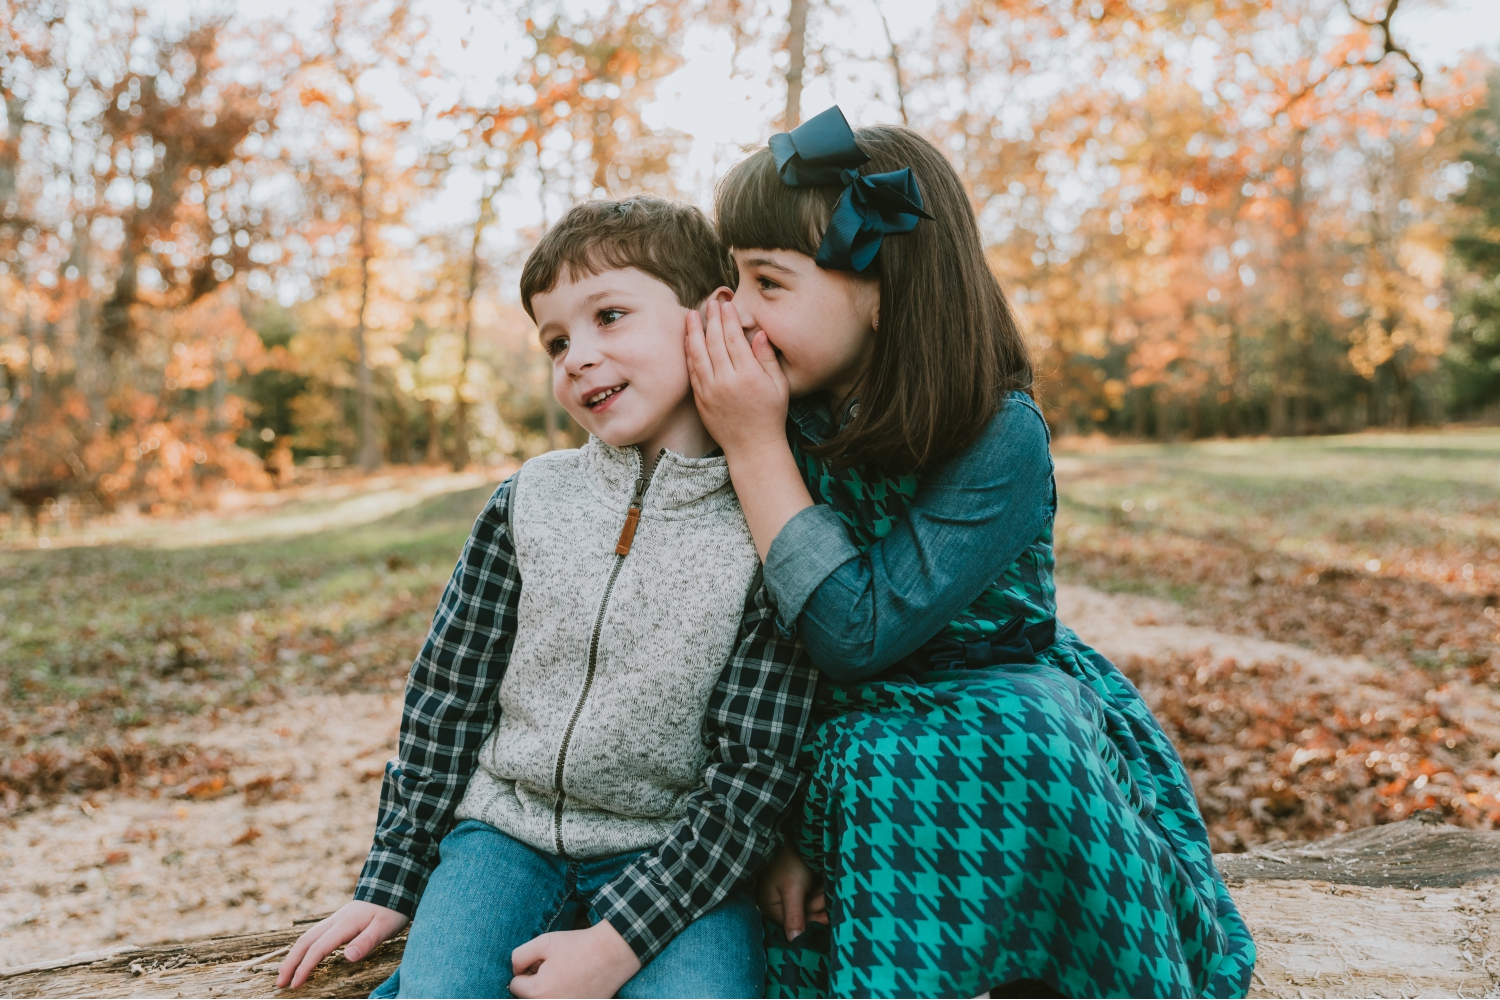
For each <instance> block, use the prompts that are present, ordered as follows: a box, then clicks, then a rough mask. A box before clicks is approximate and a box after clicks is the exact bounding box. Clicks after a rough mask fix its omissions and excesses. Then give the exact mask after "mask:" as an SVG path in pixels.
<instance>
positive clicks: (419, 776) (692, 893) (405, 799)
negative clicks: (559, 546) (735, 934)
mask: <svg viewBox="0 0 1500 1000" xmlns="http://www.w3.org/2000/svg"><path fill="white" fill-rule="evenodd" d="M510 484H511V480H506V482H504V483H502V484H501V486H500V488H499V489H497V490H496V491H495V494H494V496H492V497H491V498H490V501H489V503H488V504H486V505H485V508H484V510H483V512H481V513H480V515H479V519H478V520H477V521H476V522H475V524H474V530H473V531H472V532H471V533H470V535H469V540H468V542H467V543H466V544H465V545H464V550H463V555H462V556H461V557H460V558H459V561H458V565H457V567H455V568H454V571H453V576H452V577H451V578H450V579H449V581H448V585H447V588H446V589H445V590H444V591H443V596H442V599H441V601H440V602H439V604H438V609H437V614H436V615H435V616H434V617H433V622H432V628H431V630H430V631H429V632H428V635H427V641H426V642H425V643H424V644H423V646H422V651H421V653H420V654H419V655H418V656H417V659H416V662H415V663H413V664H412V668H411V674H410V676H409V677H408V679H407V683H406V699H405V707H404V709H403V711H402V716H401V739H400V749H399V756H398V758H397V759H396V760H393V761H391V762H389V763H388V764H387V765H386V771H385V780H384V782H383V783H382V785H381V788H380V815H379V819H378V820H377V821H376V825H375V842H374V845H373V846H372V847H371V848H370V853H369V856H368V857H367V858H366V860H365V866H364V870H363V871H362V872H361V873H360V877H359V884H358V886H357V887H356V889H355V892H354V898H355V899H362V900H366V901H368V902H371V903H376V904H378V905H380V906H385V907H389V908H390V909H393V910H398V911H400V912H402V913H405V914H406V915H408V916H411V915H413V914H415V912H416V909H417V902H418V900H420V899H421V897H422V891H423V889H424V888H425V887H426V885H427V879H428V877H429V876H430V875H431V874H432V871H433V869H434V868H435V867H437V863H438V844H439V842H440V841H441V840H442V838H443V836H444V835H445V834H446V833H447V832H448V831H449V829H451V828H452V826H453V811H454V809H455V808H457V806H458V804H459V801H460V800H461V799H462V798H463V795H464V790H465V788H467V787H468V783H469V778H470V776H471V775H473V773H474V770H475V768H476V767H477V766H478V764H477V761H478V756H479V750H480V747H481V746H482V745H483V744H484V741H485V740H486V739H487V738H488V737H489V735H490V733H491V732H492V731H493V730H494V728H495V725H496V723H497V722H498V721H499V700H498V693H499V687H500V681H501V679H502V678H503V677H504V676H505V668H506V666H507V664H508V663H509V660H510V653H511V647H512V644H513V642H514V639H515V634H516V625H517V610H516V609H517V605H518V603H519V600H520V595H521V586H522V581H521V574H520V569H519V567H518V566H517V564H516V555H515V546H514V543H513V541H512V539H511V537H510V528H509V524H510V518H509V507H510V502H511V501H510V493H511V491H510ZM816 682H817V675H816V672H815V671H814V669H813V668H812V665H811V663H810V662H809V661H808V659H807V656H806V654H805V653H804V652H803V651H802V648H801V646H800V644H799V643H797V642H796V641H795V640H792V639H788V638H785V637H783V636H782V635H781V633H780V631H779V630H778V629H777V628H776V625H775V608H774V607H773V606H772V605H771V603H770V598H769V597H768V595H767V593H766V590H765V587H764V586H756V587H754V588H752V592H751V594H750V596H749V597H748V598H747V600H746V602H745V610H744V615H743V618H742V619H741V623H740V630H739V635H738V636H737V638H736V641H735V648H734V652H733V653H732V654H731V655H730V657H729V660H728V662H727V663H726V664H725V665H724V670H723V672H722V673H721V674H720V676H719V681H718V683H717V685H716V686H715V688H714V692H713V695H712V697H711V699H710V701H709V705H708V713H707V716H706V717H705V719H704V722H703V738H704V741H705V743H706V744H707V745H708V749H709V755H708V760H707V763H706V765H705V767H704V770H703V784H702V785H700V786H699V787H698V788H697V789H695V790H694V791H693V792H692V793H691V794H690V795H689V797H688V801H687V813H686V815H684V816H683V817H682V819H681V820H679V821H678V823H677V825H676V826H675V827H674V828H673V830H672V833H671V835H670V836H668V837H667V839H666V840H665V841H663V842H662V843H661V844H659V845H657V847H656V848H655V849H654V850H650V851H647V852H645V853H643V854H642V855H641V857H640V858H638V859H637V860H636V861H635V863H633V864H632V865H630V867H628V868H626V869H625V871H624V872H622V873H621V874H620V875H619V877H617V878H616V879H615V880H614V881H613V882H611V883H610V884H608V885H607V886H605V887H604V888H603V889H602V890H601V891H600V892H599V893H598V895H597V896H596V897H595V898H594V899H593V900H591V901H590V902H591V905H592V907H593V910H594V913H595V914H596V915H597V916H598V918H599V919H601V920H608V921H609V922H610V923H611V924H612V925H614V927H615V929H616V930H618V931H619V932H620V934H621V936H623V937H624V938H625V940H626V941H627V942H629V944H630V946H631V948H633V949H634V950H635V952H636V954H637V955H638V956H639V957H640V960H641V962H642V964H645V963H646V962H649V961H650V960H651V959H652V958H654V957H655V956H656V955H657V954H658V953H659V952H660V951H661V949H662V948H664V947H666V945H667V943H668V942H669V941H671V940H672V938H673V937H675V936H676V935H677V934H679V933H680V932H681V931H682V930H683V929H684V928H686V927H687V926H688V924H690V923H692V922H693V921H694V920H696V919H697V918H698V917H700V916H702V915H703V914H704V913H706V912H708V911H709V910H710V909H712V908H713V907H714V906H716V905H717V904H718V903H719V902H720V901H721V900H723V899H724V898H725V897H726V896H727V895H728V894H729V893H730V892H731V891H733V890H734V889H735V887H736V886H738V885H739V884H741V883H742V882H743V881H744V880H745V879H747V878H749V877H750V876H751V875H752V874H754V872H755V871H756V869H757V868H759V867H760V866H761V865H762V864H763V863H764V862H765V861H766V860H767V859H768V858H770V856H771V855H772V854H773V853H774V852H775V851H776V850H778V849H779V848H780V846H781V840H782V835H781V832H780V830H779V825H780V824H779V822H778V821H779V819H780V818H781V816H782V815H783V813H784V812H785V811H786V810H787V807H788V806H789V805H790V804H791V803H792V801H793V800H794V799H795V798H796V796H797V795H798V792H799V790H800V786H801V784H802V776H801V774H800V773H799V772H798V771H797V769H796V763H797V753H798V749H799V748H800V746H801V744H802V741H803V738H804V736H805V735H806V732H807V727H808V724H809V720H810V718H811V715H812V705H813V691H814V688H815V686H816Z"/></svg>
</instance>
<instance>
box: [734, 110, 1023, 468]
mask: <svg viewBox="0 0 1500 1000" xmlns="http://www.w3.org/2000/svg"><path fill="white" fill-rule="evenodd" d="M854 136H855V139H856V140H857V141H858V143H859V148H860V149H862V150H864V152H865V153H867V154H869V157H870V162H869V163H866V164H865V165H864V166H862V167H860V168H859V172H860V173H862V174H875V173H881V172H883V171H887V170H900V169H901V168H902V167H911V171H912V174H913V175H915V177H916V180H917V186H918V187H919V188H920V189H921V192H922V200H923V202H924V204H925V205H926V208H927V211H928V212H929V213H930V214H931V215H932V216H933V219H932V220H930V221H929V220H923V221H922V222H919V223H917V228H916V229H914V230H913V231H912V232H910V233H906V234H903V235H899V236H887V237H886V238H885V240H884V242H883V243H881V246H880V252H879V253H878V254H877V255H876V256H875V262H874V263H873V264H872V265H871V266H870V267H869V268H868V269H867V270H866V271H865V272H864V273H863V274H853V273H852V272H850V273H851V276H852V277H854V278H856V279H858V278H861V277H864V278H868V279H871V280H879V282H880V327H879V329H878V330H877V331H876V333H875V335H874V338H873V343H872V346H871V349H870V354H869V357H868V358H867V359H866V361H865V364H864V367H863V369H862V371H861V372H860V374H859V376H858V378H857V380H856V382H855V385H854V392H853V395H855V396H858V397H859V398H860V400H861V402H862V403H863V405H861V406H860V407H858V409H857V411H855V412H854V415H853V416H852V417H851V418H850V420H849V422H848V423H847V424H846V425H845V426H844V427H843V429H842V430H840V431H839V432H838V433H837V434H835V435H834V436H833V437H832V438H830V439H829V440H828V441H827V442H826V443H825V444H824V445H823V446H822V447H821V448H819V449H817V451H818V453H820V454H822V455H824V456H826V457H830V458H832V459H833V461H834V462H835V463H837V464H839V465H858V464H863V463H869V464H871V465H872V466H874V467H877V468H879V469H881V470H883V471H885V472H888V473H905V472H914V471H921V470H924V469H930V468H933V467H935V466H937V465H939V464H941V463H942V462H943V461H944V460H945V459H948V458H951V457H952V456H954V455H956V454H958V453H959V452H960V451H962V450H963V449H964V448H965V447H967V446H968V445H969V444H970V443H972V442H973V441H974V439H975V438H977V437H978V436H979V435H980V433H981V432H983V430H984V428H985V426H986V425H987V424H988V423H989V420H990V418H991V417H992V416H994V414H995V411H996V409H997V408H998V407H999V405H1000V402H1001V400H1003V399H1004V398H1005V396H1006V395H1007V394H1008V393H1010V392H1012V391H1014V390H1021V391H1023V392H1028V393H1029V392H1030V391H1031V383H1032V365H1031V356H1030V353H1029V352H1028V351H1027V349H1026V343H1025V341H1024V340H1023V339H1022V337H1021V331H1020V328H1019V327H1018V326H1017V324H1016V320H1015V316H1014V315H1013V314H1012V313H1011V309H1010V305H1009V303H1007V302H1006V300H1005V293H1004V292H1002V291H1001V290H1000V283H999V281H997V280H996V279H995V276H994V274H993V273H992V272H991V271H990V269H989V266H988V264H987V263H986V262H985V257H984V248H983V246H982V245H981V244H980V241H979V223H978V221H977V220H976V219H975V218H974V209H973V207H972V206H971V204H970V202H969V196H968V193H967V192H966V191H965V190H964V186H963V182H962V181H961V180H959V178H958V174H957V173H956V172H955V171H954V169H953V166H952V164H950V163H949V162H948V160H947V158H945V157H944V156H943V154H942V152H941V151H940V150H939V149H938V148H937V147H936V146H934V145H933V144H932V143H931V142H929V141H928V140H926V139H924V138H923V137H922V136H920V135H918V134H917V133H916V132H914V131H912V130H911V129H909V128H903V127H901V126H895V125H878V126H873V127H870V128H861V129H855V130H854ZM842 193H843V189H842V188H841V187H838V186H833V187H789V186H788V185H786V184H784V183H782V180H781V177H780V176H779V175H778V174H777V172H776V163H775V161H774V160H773V159H772V157H771V151H770V150H769V149H767V148H762V149H759V150H757V151H756V152H754V153H752V154H751V155H750V156H749V157H748V158H746V159H744V160H742V161H741V162H740V163H738V164H736V165H735V167H734V168H733V169H732V170H730V172H729V174H728V175H727V176H726V177H725V178H724V180H723V181H722V182H721V183H720V184H719V188H718V191H717V193H716V198H715V202H716V205H715V214H716V215H717V217H718V225H719V236H720V238H721V239H722V240H723V241H724V242H725V244H726V245H728V246H729V247H733V248H736V249H747V250H748V249H752V248H755V249H763V250H794V251H796V252H798V253H803V254H807V255H808V256H809V257H813V256H816V255H817V252H818V245H819V244H820V243H821V242H822V240H823V231H824V230H825V229H827V228H828V220H829V218H830V217H831V216H832V214H833V206H834V204H835V203H836V202H837V201H838V198H839V195H840V194H842Z"/></svg>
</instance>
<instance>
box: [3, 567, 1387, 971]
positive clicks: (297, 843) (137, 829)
mask: <svg viewBox="0 0 1500 1000" xmlns="http://www.w3.org/2000/svg"><path fill="white" fill-rule="evenodd" d="M1058 598H1059V606H1060V610H1061V618H1062V620H1063V621H1065V622H1067V623H1069V624H1070V625H1072V626H1073V627H1074V628H1075V629H1076V630H1077V631H1078V632H1079V633H1080V634H1081V635H1082V636H1083V637H1084V638H1085V639H1086V640H1088V641H1090V642H1092V643H1094V644H1095V645H1097V646H1098V647H1099V649H1100V650H1101V651H1103V652H1104V653H1105V654H1106V655H1108V656H1110V657H1112V658H1119V659H1124V658H1126V657H1129V656H1132V655H1138V656H1155V655H1161V654H1163V653H1171V652H1189V651H1194V650H1199V649H1204V648H1207V649H1210V650H1211V651H1212V652H1213V654H1214V655H1215V656H1216V657H1235V658H1237V659H1240V660H1242V661H1244V662H1251V661H1255V660H1274V659H1279V658H1285V659H1289V660H1294V661H1296V662H1299V663H1302V664H1303V665H1304V666H1305V668H1307V669H1308V670H1309V671H1310V672H1316V673H1317V674H1320V675H1322V676H1323V677H1325V678H1327V679H1330V680H1332V679H1334V678H1344V679H1351V675H1359V674H1362V673H1364V672H1365V671H1368V670H1370V669H1371V668H1370V666H1369V665H1368V664H1367V663H1365V662H1364V661H1362V660H1358V659H1341V658H1338V657H1327V656H1317V655H1315V654H1312V653H1309V652H1308V651H1306V650H1304V649H1301V648H1299V647H1296V646H1290V645H1287V644H1285V643H1276V642H1266V641H1261V640H1255V639H1247V638H1244V637H1240V636H1233V635H1227V634H1224V633H1220V632H1214V631H1212V630H1210V629H1205V628H1199V627H1195V626H1190V625H1187V624H1185V623H1184V622H1183V619H1182V615H1181V613H1180V611H1179V610H1178V609H1177V608H1176V606H1175V605H1172V604H1170V603H1168V602H1165V601H1160V600H1154V599H1150V598H1141V597H1132V596H1124V595H1112V594H1105V593H1102V592H1100V591H1096V590H1092V589H1090V588H1087V587H1081V586H1064V587H1061V588H1059V594H1058ZM400 711H401V702H400V697H399V695H395V694H368V695H344V696H327V697H317V698H306V699H301V700H297V701H291V702H286V703H283V704H280V705H275V706H271V707H268V708H264V709H258V710H254V711H251V712H246V713H244V714H242V715H239V716H234V717H229V718H226V719H224V720H222V721H221V723H220V724H219V725H218V726H217V727H216V728H209V727H208V725H207V724H206V723H201V724H198V725H195V726H191V727H177V728H174V729H166V728H163V729H160V730H157V731H155V732H152V733H148V734H145V737H146V738H155V739H159V740H160V741H162V742H163V743H169V742H191V743H195V744H197V745H198V746H200V747H202V748H203V749H205V750H209V749H216V750H220V751H224V752H227V753H229V754H232V755H233V757H234V758H235V759H236V760H239V761H243V762H245V763H244V764H243V765H242V766H239V767H237V768H235V769H234V771H233V772H232V774H231V776H230V778H231V782H230V785H231V786H232V789H233V790H232V791H229V792H227V793H226V794H224V795H222V796H221V797H218V798H215V799H212V800H209V801H194V800H189V799H172V798H167V797H165V796H163V797H161V798H150V797H148V796H146V795H145V794H144V793H140V792H136V793H131V794H127V793H95V794H94V795H92V796H89V797H87V798H81V797H76V796H75V797H70V798H68V799H66V800H64V801H62V802H60V803H58V804H56V805H54V806H52V807H50V808H47V809H44V810H39V811H37V812H33V813H29V814H25V815H22V816H19V817H16V818H15V819H14V820H12V821H9V822H6V823H4V824H0V968H4V967H8V966H15V965H22V964H27V963H32V962H38V961H43V960H47V959H52V958H61V957H64V956H67V955H70V954H74V953H76V952H81V951H91V950H94V949H100V948H106V947H109V946H111V945H119V944H124V943H133V944H138V945H144V944H149V943H154V942H159V941H171V940H180V939H184V938H193V937H201V936H204V935H209V934H226V933H234V932H241V931H255V930H268V929H272V928H279V927H285V926H287V925H288V923H290V921H292V920H294V919H296V918H300V917H304V916H307V915H309V914H316V913H324V912H327V911H329V910H332V909H334V908H336V907H337V906H338V905H340V904H341V903H342V902H343V901H345V900H346V899H348V898H349V894H350V892H351V891H352V890H353V887H354V882H355V879H356V878H357V877H358V874H359V869H360V866H361V864H362V862H363V860H364V855H365V851H366V849H367V848H368V847H369V843H370V831H371V829H372V827H373V824H374V820H375V813H376V807H377V804H378V798H379V790H380V774H381V765H382V763H383V762H384V761H385V760H386V759H387V758H388V757H389V756H391V754H392V753H393V752H394V750H395V745H396V744H395V738H396V732H397V727H398V725H399V723H400Z"/></svg>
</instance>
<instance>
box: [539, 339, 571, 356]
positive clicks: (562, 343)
mask: <svg viewBox="0 0 1500 1000" xmlns="http://www.w3.org/2000/svg"><path fill="white" fill-rule="evenodd" d="M567 349H568V338H567V337H553V338H552V339H551V340H549V341H547V343H546V345H545V350H546V351H547V357H549V358H555V357H557V356H558V355H559V354H561V353H562V352H563V351H566V350H567Z"/></svg>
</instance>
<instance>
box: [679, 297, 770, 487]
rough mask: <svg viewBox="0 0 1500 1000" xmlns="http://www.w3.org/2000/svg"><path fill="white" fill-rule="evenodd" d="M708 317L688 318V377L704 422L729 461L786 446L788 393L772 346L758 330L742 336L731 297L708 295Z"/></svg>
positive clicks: (690, 313)
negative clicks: (728, 299)
mask: <svg viewBox="0 0 1500 1000" xmlns="http://www.w3.org/2000/svg"><path fill="white" fill-rule="evenodd" d="M704 311H705V313H706V322H705V321H702V320H700V319H699V318H698V313H697V311H696V310H693V311H690V312H689V313H688V317H687V361H688V376H689V378H690V379H691V380H692V384H693V399H694V401H695V402H696V403H697V404H698V415H699V416H700V417H702V418H703V426H704V427H705V428H707V430H708V433H709V434H710V435H711V436H712V437H713V439H714V440H715V441H716V442H718V444H719V447H720V448H723V449H724V454H725V456H726V457H728V458H729V460H730V463H731V464H733V462H734V458H735V456H737V455H740V454H745V453H747V452H753V451H755V450H756V449H758V448H761V447H765V446H769V447H773V448H780V449H783V450H784V449H785V448H786V446H787V445H786V411H787V403H788V400H789V398H790V391H789V389H788V386H787V380H786V375H785V373H783V372H782V370H781V365H780V363H778V362H777V360H776V350H775V349H774V348H773V347H772V346H771V342H770V341H769V340H768V339H766V334H765V331H763V330H762V331H758V332H757V333H756V334H755V340H754V341H753V342H747V341H746V340H745V335H744V328H743V327H742V326H741V324H740V316H739V313H738V312H737V311H736V310H735V308H734V303H732V302H720V301H718V299H709V301H708V303H707V305H706V306H705V308H704Z"/></svg>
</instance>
